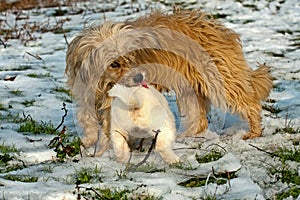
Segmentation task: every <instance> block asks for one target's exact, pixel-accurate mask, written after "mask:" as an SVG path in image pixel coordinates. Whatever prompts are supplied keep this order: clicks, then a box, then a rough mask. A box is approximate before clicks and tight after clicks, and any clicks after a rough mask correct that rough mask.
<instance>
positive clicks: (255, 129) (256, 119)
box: [243, 102, 262, 140]
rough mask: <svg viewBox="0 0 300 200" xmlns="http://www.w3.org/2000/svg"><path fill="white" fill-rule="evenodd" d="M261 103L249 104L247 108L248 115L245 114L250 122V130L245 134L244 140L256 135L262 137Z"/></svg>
mask: <svg viewBox="0 0 300 200" xmlns="http://www.w3.org/2000/svg"><path fill="white" fill-rule="evenodd" d="M261 110H262V107H261V104H260V102H257V103H256V105H252V106H249V107H248V108H247V109H246V112H245V113H243V114H246V116H243V117H244V118H246V119H247V121H248V123H249V129H250V130H249V132H248V133H247V134H246V135H244V136H243V139H244V140H247V139H253V138H256V137H260V136H261V135H262V128H261V115H260V114H261Z"/></svg>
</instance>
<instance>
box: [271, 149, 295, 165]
mask: <svg viewBox="0 0 300 200" xmlns="http://www.w3.org/2000/svg"><path fill="white" fill-rule="evenodd" d="M274 154H276V155H277V156H278V157H279V158H281V159H282V160H283V161H287V160H290V161H295V162H299V163H300V150H299V147H294V148H293V149H288V148H286V147H280V148H278V149H277V150H276V151H275V152H274Z"/></svg>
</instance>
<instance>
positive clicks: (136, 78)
mask: <svg viewBox="0 0 300 200" xmlns="http://www.w3.org/2000/svg"><path fill="white" fill-rule="evenodd" d="M143 80H144V76H143V74H142V73H138V74H137V75H135V76H134V77H133V81H134V82H135V83H141V82H142V81H143Z"/></svg>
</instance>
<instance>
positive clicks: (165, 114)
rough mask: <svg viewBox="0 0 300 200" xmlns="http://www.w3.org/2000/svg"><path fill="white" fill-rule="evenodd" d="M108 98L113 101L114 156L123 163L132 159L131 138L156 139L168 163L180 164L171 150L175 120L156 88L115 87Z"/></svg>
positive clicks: (112, 134) (162, 155)
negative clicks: (129, 144)
mask: <svg viewBox="0 0 300 200" xmlns="http://www.w3.org/2000/svg"><path fill="white" fill-rule="evenodd" d="M108 95H109V96H110V97H113V101H112V104H111V129H110V134H111V140H112V144H113V149H114V153H115V156H116V158H117V160H118V161H120V162H127V161H128V159H129V157H130V149H129V146H128V142H129V137H130V138H132V137H133V138H149V137H152V138H153V137H154V136H155V133H154V132H153V130H154V131H157V130H160V131H161V132H160V133H159V134H158V136H157V141H156V146H155V149H156V151H158V152H159V154H160V156H161V157H162V158H163V160H164V161H165V162H167V163H175V162H178V161H179V157H178V156H177V155H176V154H175V153H174V152H173V150H172V146H173V143H174V141H175V137H176V128H175V122H174V116H173V114H172V113H171V111H170V109H169V106H168V102H167V101H166V99H165V98H164V96H163V95H162V94H161V93H160V92H158V91H157V90H156V89H155V88H154V87H152V86H149V88H145V87H142V86H134V87H126V86H123V85H120V84H116V85H115V86H114V87H113V88H112V89H111V90H110V91H109V92H108Z"/></svg>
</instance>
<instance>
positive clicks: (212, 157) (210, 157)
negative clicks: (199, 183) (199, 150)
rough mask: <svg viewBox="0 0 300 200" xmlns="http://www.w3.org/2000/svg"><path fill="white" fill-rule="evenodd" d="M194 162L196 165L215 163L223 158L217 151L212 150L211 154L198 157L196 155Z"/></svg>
mask: <svg viewBox="0 0 300 200" xmlns="http://www.w3.org/2000/svg"><path fill="white" fill-rule="evenodd" d="M195 156H196V160H197V161H198V163H209V162H213V161H217V160H219V159H220V158H222V157H223V153H222V152H221V151H219V150H215V149H213V150H212V151H211V152H209V153H207V154H205V155H202V156H201V155H198V154H196V155H195Z"/></svg>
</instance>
